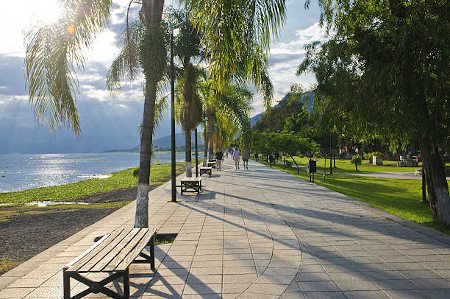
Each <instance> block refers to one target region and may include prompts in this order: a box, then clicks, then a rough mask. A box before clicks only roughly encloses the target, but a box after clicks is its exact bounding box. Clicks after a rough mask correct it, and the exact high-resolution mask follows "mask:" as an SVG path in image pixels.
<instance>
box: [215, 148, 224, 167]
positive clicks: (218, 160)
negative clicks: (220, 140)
mask: <svg viewBox="0 0 450 299" xmlns="http://www.w3.org/2000/svg"><path fill="white" fill-rule="evenodd" d="M222 159H223V152H222V151H221V150H219V151H218V152H217V153H216V167H217V170H222Z"/></svg>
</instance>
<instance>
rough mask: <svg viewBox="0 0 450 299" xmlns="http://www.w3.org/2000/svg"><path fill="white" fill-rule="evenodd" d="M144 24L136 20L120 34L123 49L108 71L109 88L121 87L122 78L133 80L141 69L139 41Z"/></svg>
mask: <svg viewBox="0 0 450 299" xmlns="http://www.w3.org/2000/svg"><path fill="white" fill-rule="evenodd" d="M143 29H144V27H143V25H142V23H141V22H140V21H135V22H133V23H132V24H131V25H129V26H128V27H126V28H125V29H124V30H123V31H122V33H121V35H120V42H119V43H120V46H121V50H120V53H119V55H117V57H116V58H115V59H114V60H113V62H112V64H111V67H110V69H109V71H108V76H107V85H108V89H109V90H114V89H117V88H120V81H121V80H122V79H125V78H126V79H129V80H130V81H133V80H134V79H135V78H136V75H137V74H138V73H139V71H140V63H139V42H140V40H141V39H142V34H143Z"/></svg>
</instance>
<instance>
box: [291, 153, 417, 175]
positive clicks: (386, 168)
mask: <svg viewBox="0 0 450 299" xmlns="http://www.w3.org/2000/svg"><path fill="white" fill-rule="evenodd" d="M294 159H295V161H296V162H297V164H299V165H302V166H306V165H307V163H308V160H309V158H306V157H305V158H300V157H294ZM286 160H287V161H292V159H291V158H289V157H286ZM315 160H316V161H317V171H318V172H321V173H323V167H324V166H325V165H324V163H325V159H323V158H318V159H315ZM326 162H327V164H326V171H327V172H329V169H330V160H329V159H327V161H326ZM420 167H421V163H419V166H417V167H397V162H396V161H383V165H372V164H370V163H369V161H368V160H363V161H362V164H361V165H358V172H359V173H370V172H392V171H395V172H400V171H405V172H414V171H415V170H416V168H420ZM333 172H336V173H356V170H355V165H354V164H352V163H351V162H350V160H341V159H336V168H333Z"/></svg>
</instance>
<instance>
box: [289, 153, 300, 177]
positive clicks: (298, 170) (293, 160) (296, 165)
mask: <svg viewBox="0 0 450 299" xmlns="http://www.w3.org/2000/svg"><path fill="white" fill-rule="evenodd" d="M289 157H291V159H292V162H294V164H295V167H297V173H300V168H299V167H298V164H297V162H295V159H294V157H292V155H291V154H289Z"/></svg>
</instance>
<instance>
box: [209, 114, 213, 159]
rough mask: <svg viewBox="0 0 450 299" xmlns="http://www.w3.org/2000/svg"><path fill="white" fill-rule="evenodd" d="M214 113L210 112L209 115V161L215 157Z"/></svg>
mask: <svg viewBox="0 0 450 299" xmlns="http://www.w3.org/2000/svg"><path fill="white" fill-rule="evenodd" d="M213 117H214V116H213V114H212V113H209V115H208V135H209V136H208V141H209V153H208V161H211V159H212V158H213V157H214V149H213V138H212V135H213V134H212V133H213Z"/></svg>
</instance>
